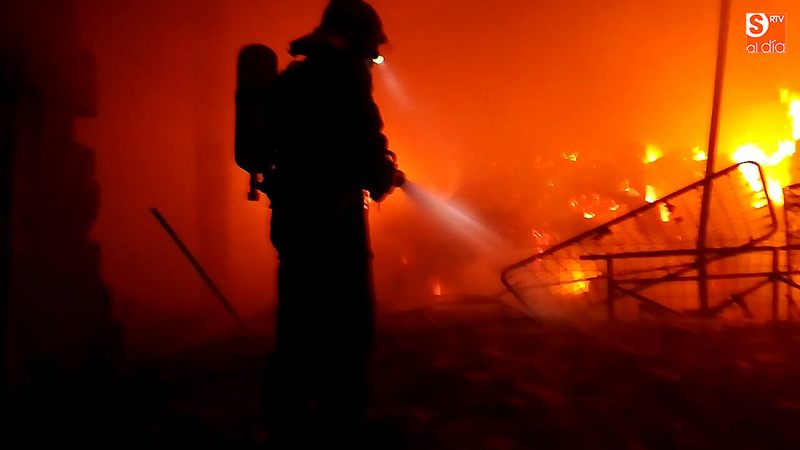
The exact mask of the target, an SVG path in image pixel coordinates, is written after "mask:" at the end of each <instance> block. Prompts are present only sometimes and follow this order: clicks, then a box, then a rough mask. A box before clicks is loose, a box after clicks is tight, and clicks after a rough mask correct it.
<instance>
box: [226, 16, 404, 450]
mask: <svg viewBox="0 0 800 450" xmlns="http://www.w3.org/2000/svg"><path fill="white" fill-rule="evenodd" d="M385 42H386V36H385V35H384V33H383V30H382V24H381V21H380V18H379V16H378V15H377V13H376V12H375V10H374V9H373V8H372V7H371V6H370V5H368V4H367V3H365V2H363V1H360V0H332V1H331V2H330V3H329V5H328V6H327V8H326V9H325V12H324V14H323V18H322V23H321V25H320V26H319V27H318V28H317V29H316V30H314V32H313V33H311V34H309V35H307V36H304V37H301V38H300V39H297V40H295V41H294V42H292V43H291V46H290V50H289V53H290V54H291V55H292V56H295V57H296V58H297V59H296V60H295V61H294V62H292V63H291V64H290V65H289V66H288V67H287V68H286V69H285V70H284V71H283V72H281V73H280V74H279V75H278V76H277V78H276V79H275V80H274V82H272V83H271V85H270V88H269V94H268V95H267V97H268V100H267V102H266V103H267V105H268V107H267V112H266V114H265V116H264V117H263V121H264V123H265V124H267V125H266V127H265V131H263V132H262V133H261V134H258V136H259V139H264V140H265V141H268V142H269V144H268V145H267V146H265V147H263V148H262V150H261V151H262V152H263V154H262V155H260V156H259V157H257V158H250V160H252V161H258V162H257V163H254V164H258V167H249V168H246V170H248V171H249V172H251V173H255V172H259V173H261V174H263V181H262V182H260V183H261V184H260V185H259V186H260V190H262V191H263V192H266V193H267V195H268V196H269V199H270V207H271V209H272V218H271V226H270V238H271V241H272V243H273V245H274V246H275V248H276V250H277V252H278V258H279V266H278V312H277V339H276V349H275V353H274V355H273V357H272V359H271V362H270V370H269V376H268V383H267V390H266V394H267V395H266V402H265V408H266V413H267V424H268V428H269V432H270V440H271V441H272V442H273V443H274V445H275V446H276V447H278V448H286V447H288V448H301V447H302V446H308V445H312V444H310V443H309V442H308V439H309V438H312V439H317V438H319V439H320V440H318V441H317V442H318V443H319V442H322V443H332V442H337V443H342V444H345V445H348V444H350V445H351V446H352V444H351V443H350V440H351V439H355V438H356V436H357V434H358V430H359V427H360V426H361V422H362V420H363V416H364V413H365V409H366V405H367V367H368V359H369V354H370V350H371V347H372V341H373V303H374V293H373V281H372V267H371V264H372V263H371V258H372V255H371V249H370V241H369V232H368V220H367V211H366V208H365V192H368V195H369V196H370V197H371V198H372V199H373V200H374V201H381V200H382V199H383V198H385V196H386V195H388V194H389V193H390V192H391V191H392V189H393V188H394V187H395V186H399V185H400V184H401V183H402V181H403V179H404V177H403V174H402V172H401V171H399V170H398V169H397V165H396V160H395V155H394V154H393V153H392V152H391V151H389V150H388V149H387V140H386V137H385V136H384V134H383V133H382V127H383V123H382V119H381V116H380V112H379V110H378V107H377V105H376V104H375V102H374V100H373V97H372V75H371V72H370V71H371V66H372V59H374V58H376V57H377V56H378V55H379V54H378V49H379V46H380V45H381V44H383V43H385ZM262 50H263V49H262ZM250 51H251V52H252V51H253V49H252V48H251V49H250ZM256 53H258V51H256ZM261 54H262V55H265V56H264V61H266V62H267V64H266V65H262V66H261V67H269V60H270V59H271V57H270V56H269V52H266V51H262V52H261ZM240 62H241V60H240ZM262 92H263V91H262ZM240 94H242V92H240ZM237 101H238V99H237ZM237 156H238V155H237ZM245 159H247V158H241V157H237V161H239V160H245ZM251 196H252V195H251ZM325 445H328V444H325ZM298 446H301V447H298ZM345 448H348V447H345Z"/></svg>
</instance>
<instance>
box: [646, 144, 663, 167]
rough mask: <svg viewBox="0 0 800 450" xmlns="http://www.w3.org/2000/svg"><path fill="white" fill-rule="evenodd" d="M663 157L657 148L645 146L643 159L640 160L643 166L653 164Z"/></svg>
mask: <svg viewBox="0 0 800 450" xmlns="http://www.w3.org/2000/svg"><path fill="white" fill-rule="evenodd" d="M663 157H664V152H663V151H662V150H661V149H660V148H659V147H657V146H655V145H647V146H646V147H645V149H644V158H642V162H643V163H645V164H653V163H654V162H656V161H658V160H659V159H661V158H663Z"/></svg>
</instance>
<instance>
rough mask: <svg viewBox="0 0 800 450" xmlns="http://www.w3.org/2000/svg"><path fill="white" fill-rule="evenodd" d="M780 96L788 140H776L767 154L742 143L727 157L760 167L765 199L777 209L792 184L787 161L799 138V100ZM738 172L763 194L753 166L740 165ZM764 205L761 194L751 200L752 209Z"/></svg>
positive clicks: (784, 92)
mask: <svg viewBox="0 0 800 450" xmlns="http://www.w3.org/2000/svg"><path fill="white" fill-rule="evenodd" d="M780 95H781V102H782V103H785V104H786V105H787V106H788V112H787V116H788V117H789V119H790V120H791V121H792V126H791V127H792V129H791V132H790V134H791V139H792V140H790V139H784V140H781V141H779V142H778V145H777V149H776V150H775V151H773V152H772V153H767V152H765V151H764V150H763V149H762V148H760V147H758V146H756V145H754V144H745V145H742V146H740V147H739V148H737V149H736V151H735V152H733V155H732V156H731V159H733V160H734V161H735V162H737V163H741V162H745V161H754V162H757V163H758V164H760V165H761V168H762V169H763V171H764V177H765V178H766V181H767V186H766V191H767V193H768V194H769V198H770V199H771V200H772V201H773V202H774V203H775V204H776V205H778V206H781V205H783V188H784V187H785V186H788V185H789V184H791V183H792V176H791V159H792V156H794V154H795V152H796V150H797V147H796V143H795V142H794V141H795V140H797V139H798V137H800V123H798V122H800V99H798V97H797V95H796V94H793V93H791V92H790V91H789V90H786V89H784V90H781V93H780ZM739 170H740V171H741V172H742V175H743V176H744V177H745V179H746V180H747V182H748V184H749V185H750V189H752V191H753V192H754V193H756V194H759V193H762V192H764V186H763V185H762V183H761V180H760V177H759V173H758V170H757V169H756V168H755V167H754V166H749V165H748V166H742V167H740V168H739ZM766 205H767V201H766V198H764V196H763V194H762V195H757V196H756V198H755V199H754V200H753V207H754V208H763V207H765V206H766Z"/></svg>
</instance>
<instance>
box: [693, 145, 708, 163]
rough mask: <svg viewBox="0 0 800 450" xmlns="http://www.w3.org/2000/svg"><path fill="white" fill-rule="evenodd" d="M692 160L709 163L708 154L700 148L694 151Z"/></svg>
mask: <svg viewBox="0 0 800 450" xmlns="http://www.w3.org/2000/svg"><path fill="white" fill-rule="evenodd" d="M692 159H693V160H695V161H707V160H708V153H706V152H705V150H701V149H700V147H695V148H693V149H692Z"/></svg>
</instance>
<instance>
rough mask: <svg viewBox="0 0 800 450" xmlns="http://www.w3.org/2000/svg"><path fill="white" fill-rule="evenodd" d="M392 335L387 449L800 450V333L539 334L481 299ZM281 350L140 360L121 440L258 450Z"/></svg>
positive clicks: (260, 346) (381, 382)
mask: <svg viewBox="0 0 800 450" xmlns="http://www.w3.org/2000/svg"><path fill="white" fill-rule="evenodd" d="M380 330H381V333H380V339H379V341H378V345H377V349H376V354H375V362H374V371H373V375H374V382H373V394H372V410H371V412H370V416H371V418H372V420H373V421H374V422H375V423H378V424H381V425H380V427H383V428H385V429H386V430H389V431H385V432H381V433H378V434H379V435H380V436H382V437H383V438H385V439H389V440H391V441H392V442H393V443H394V444H395V445H393V446H392V445H389V444H388V443H383V444H379V445H378V444H376V446H375V448H387V449H388V448H411V449H460V450H464V449H534V448H567V449H572V448H575V449H579V448H591V449H670V448H691V449H701V448H702V449H708V448H728V449H730V448H737V449H738V448H742V449H745V448H746V449H759V448H765V449H766V448H770V449H773V448H800V388H798V382H800V325H797V324H788V323H777V324H742V323H739V324H726V325H723V324H719V323H710V324H709V323H700V322H680V323H669V324H668V323H663V322H649V323H638V324H614V323H593V324H581V325H576V324H564V323H561V324H556V323H548V324H543V325H536V324H534V323H533V322H531V321H530V320H529V319H527V318H525V317H522V316H520V315H518V314H514V313H513V312H512V311H511V310H505V309H504V307H498V306H491V305H475V306H458V307H456V306H441V307H437V308H432V309H421V310H416V311H411V312H404V313H391V314H390V313H383V314H381V316H380ZM267 350H268V342H267V341H266V340H264V339H261V338H252V337H238V338H230V339H223V340H219V341H215V342H212V343H209V344H207V345H203V346H201V347H197V348H194V349H192V350H190V351H184V352H181V353H178V354H171V355H168V356H162V357H159V358H154V359H152V360H150V361H148V362H140V363H137V364H136V365H135V366H133V367H132V368H131V369H130V370H129V372H128V373H127V374H126V375H125V376H124V377H123V380H122V381H121V382H120V386H121V387H120V388H119V398H120V399H122V400H121V401H120V402H119V404H118V405H116V406H115V407H114V410H115V411H117V412H118V416H117V417H118V418H117V419H115V425H114V426H115V427H116V428H115V433H116V434H118V435H119V436H125V441H126V442H127V443H129V444H132V446H133V447H139V448H141V447H142V446H145V445H150V444H155V443H159V444H163V443H173V444H176V445H179V446H181V447H188V446H190V445H191V446H199V445H202V446H203V448H205V447H206V446H207V445H214V446H215V447H217V448H222V446H224V447H225V448H257V447H258V444H257V443H258V441H259V440H260V439H262V438H263V436H262V435H261V432H260V431H259V425H258V424H259V386H260V382H261V375H262V373H263V370H264V368H265V358H264V354H265V353H266V352H267ZM383 428H382V429H383Z"/></svg>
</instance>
